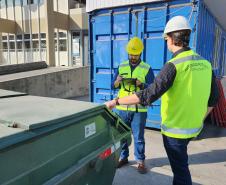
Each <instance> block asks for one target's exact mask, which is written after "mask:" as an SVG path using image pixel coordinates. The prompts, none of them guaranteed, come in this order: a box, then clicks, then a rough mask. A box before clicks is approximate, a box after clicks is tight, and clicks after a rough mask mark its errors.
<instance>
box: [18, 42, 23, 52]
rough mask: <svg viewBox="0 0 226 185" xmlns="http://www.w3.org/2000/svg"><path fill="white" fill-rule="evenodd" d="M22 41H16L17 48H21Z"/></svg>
mask: <svg viewBox="0 0 226 185" xmlns="http://www.w3.org/2000/svg"><path fill="white" fill-rule="evenodd" d="M22 45H23V44H22V41H17V50H22Z"/></svg>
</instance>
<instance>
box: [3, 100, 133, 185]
mask: <svg viewBox="0 0 226 185" xmlns="http://www.w3.org/2000/svg"><path fill="white" fill-rule="evenodd" d="M0 110H1V111H0V184H4V185H28V184H29V185H37V184H45V185H52V184H56V185H59V184H61V185H69V184H70V185H75V184H76V185H110V184H112V181H113V178H114V174H115V170H116V164H117V161H118V158H119V155H120V150H121V143H122V141H123V140H125V139H126V140H127V141H128V142H129V143H130V142H131V133H130V129H129V128H128V127H127V126H126V125H124V124H123V123H122V121H121V120H120V119H119V118H118V117H117V116H115V115H114V114H113V113H112V112H111V111H109V110H108V109H107V108H106V107H105V106H104V105H98V104H94V103H89V102H80V101H73V100H63V99H55V98H46V97H35V96H19V97H11V98H3V99H0Z"/></svg>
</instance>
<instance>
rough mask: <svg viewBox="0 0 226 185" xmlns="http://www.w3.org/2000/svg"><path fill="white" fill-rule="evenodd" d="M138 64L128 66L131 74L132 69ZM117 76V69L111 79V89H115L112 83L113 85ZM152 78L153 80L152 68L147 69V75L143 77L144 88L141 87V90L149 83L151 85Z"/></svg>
mask: <svg viewBox="0 0 226 185" xmlns="http://www.w3.org/2000/svg"><path fill="white" fill-rule="evenodd" d="M138 64H139V63H138ZM138 64H137V65H136V66H133V65H131V64H130V68H131V71H132V72H133V71H134V69H135V68H136V67H137V66H138ZM118 75H119V71H118V69H117V70H116V73H115V74H114V77H113V80H112V84H111V86H112V88H113V89H114V88H115V87H114V83H115V81H116V79H117V76H118ZM154 78H155V76H154V73H153V70H152V68H151V67H150V69H149V71H148V73H147V75H146V76H145V83H144V84H143V85H144V86H143V89H145V88H147V87H148V86H149V85H150V84H151V83H153V81H154Z"/></svg>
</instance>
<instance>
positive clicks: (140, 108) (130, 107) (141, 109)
mask: <svg viewBox="0 0 226 185" xmlns="http://www.w3.org/2000/svg"><path fill="white" fill-rule="evenodd" d="M137 108H138V112H147V107H144V106H142V105H140V104H138V105H137ZM116 109H118V110H124V111H127V110H129V111H136V105H119V106H116Z"/></svg>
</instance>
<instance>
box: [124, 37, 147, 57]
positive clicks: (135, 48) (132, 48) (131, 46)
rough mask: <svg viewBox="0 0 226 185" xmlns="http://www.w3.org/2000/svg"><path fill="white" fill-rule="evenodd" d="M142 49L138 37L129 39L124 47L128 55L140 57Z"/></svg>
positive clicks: (141, 43) (142, 46)
mask: <svg viewBox="0 0 226 185" xmlns="http://www.w3.org/2000/svg"><path fill="white" fill-rule="evenodd" d="M143 49H144V45H143V42H142V40H141V39H140V38H138V37H133V38H132V39H130V41H129V42H128V44H127V46H126V51H127V52H128V54H129V55H140V54H141V53H142V51H143Z"/></svg>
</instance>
